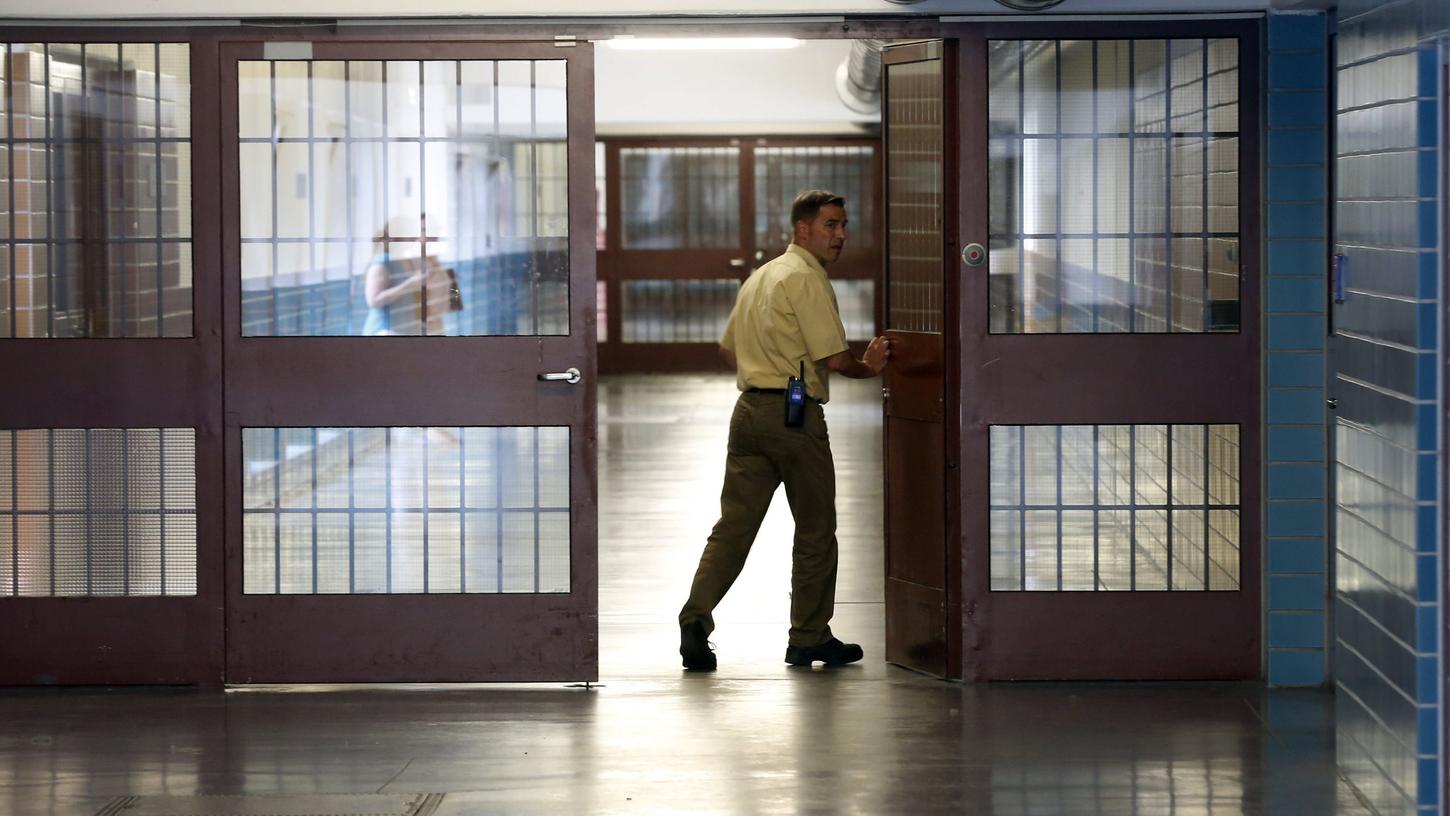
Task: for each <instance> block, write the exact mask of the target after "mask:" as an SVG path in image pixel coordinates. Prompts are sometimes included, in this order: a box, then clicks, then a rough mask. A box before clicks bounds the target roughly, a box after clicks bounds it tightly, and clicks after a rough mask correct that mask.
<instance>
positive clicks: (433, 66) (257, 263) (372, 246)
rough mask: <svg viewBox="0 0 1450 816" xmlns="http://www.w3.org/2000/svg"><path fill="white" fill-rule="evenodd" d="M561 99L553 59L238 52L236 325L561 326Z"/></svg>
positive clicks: (254, 331) (345, 329)
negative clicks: (271, 57)
mask: <svg viewBox="0 0 1450 816" xmlns="http://www.w3.org/2000/svg"><path fill="white" fill-rule="evenodd" d="M565 94H566V76H565V63H564V61H563V60H499V61H490V60H462V61H459V60H427V61H416V60H396V61H385V62H384V61H368V60H355V61H314V62H304V61H263V60H256V61H244V62H240V63H238V106H239V114H240V124H239V131H240V133H239V138H238V142H239V144H238V152H239V160H240V164H241V179H242V187H241V213H242V221H241V277H242V333H243V334H244V335H246V336H303V335H348V334H351V335H361V334H368V335H422V334H428V335H439V334H450V335H558V334H567V333H568V331H569V315H568V294H569V293H568V278H569V255H568V220H569V219H568V213H569V207H568V169H569V168H568V158H569V155H568V141H567V135H568V134H567V115H566V114H567V105H566V101H565ZM370 280H371V281H373V282H374V294H373V296H372V302H369V295H368V289H369V281H370ZM409 281H413V282H415V283H416V284H417V285H416V286H413V288H411V289H409V288H407V287H403V288H402V289H399V288H398V287H400V286H402V285H403V284H405V283H407V282H409Z"/></svg>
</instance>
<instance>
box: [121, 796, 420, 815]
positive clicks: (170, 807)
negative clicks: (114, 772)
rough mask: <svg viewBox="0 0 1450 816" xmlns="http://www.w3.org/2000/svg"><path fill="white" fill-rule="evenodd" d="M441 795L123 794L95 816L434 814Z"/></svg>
mask: <svg viewBox="0 0 1450 816" xmlns="http://www.w3.org/2000/svg"><path fill="white" fill-rule="evenodd" d="M442 802H443V794H441V793H411V794H397V795H395V794H382V793H360V794H322V793H304V794H266V795H250V796H123V797H119V798H117V799H114V800H112V801H111V802H109V803H108V804H107V805H106V806H105V807H103V808H101V810H100V811H99V812H98V813H97V814H96V816H431V815H432V814H433V813H435V812H436V811H437V810H438V806H439V805H440V804H441V803H442Z"/></svg>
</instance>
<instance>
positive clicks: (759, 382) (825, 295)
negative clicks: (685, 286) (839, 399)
mask: <svg viewBox="0 0 1450 816" xmlns="http://www.w3.org/2000/svg"><path fill="white" fill-rule="evenodd" d="M720 345H721V347H723V348H725V349H727V350H729V351H731V352H733V353H734V354H735V361H736V367H735V384H736V386H737V387H739V389H740V390H741V391H744V390H746V389H748V388H784V387H785V381H786V379H787V378H788V377H790V376H792V375H795V374H798V373H799V370H800V364H801V362H802V361H804V362H805V369H806V392H807V393H808V394H810V396H812V397H815V398H816V399H818V400H820V401H821V402H825V401H826V400H827V399H829V398H830V385H829V383H828V382H827V378H828V377H829V375H830V369H829V368H827V367H826V366H825V365H824V364H822V363H821V362H820V361H821V360H824V359H826V358H827V357H830V356H831V355H833V354H838V353H840V352H842V351H845V350H846V349H847V348H848V346H847V344H846V328H845V327H844V326H843V325H841V311H840V307H839V306H838V305H837V304H836V292H835V290H834V289H832V288H831V281H830V279H829V278H827V277H826V269H825V267H823V266H821V262H820V261H818V260H816V257H815V256H814V255H812V254H811V253H810V252H808V251H807V250H805V249H803V248H801V247H799V246H797V245H795V244H791V245H790V246H789V247H788V248H787V249H786V251H785V252H784V253H783V254H781V256H780V257H778V258H776V259H774V260H772V261H770V262H769V263H767V264H765V265H764V266H762V267H760V268H759V269H757V270H755V271H754V272H752V273H751V274H750V277H749V278H747V279H746V281H745V283H744V285H742V286H741V287H740V295H739V296H738V297H737V298H736V299H735V308H734V309H733V310H731V312H730V320H729V322H728V323H726V324H725V334H724V336H723V337H721V338H720Z"/></svg>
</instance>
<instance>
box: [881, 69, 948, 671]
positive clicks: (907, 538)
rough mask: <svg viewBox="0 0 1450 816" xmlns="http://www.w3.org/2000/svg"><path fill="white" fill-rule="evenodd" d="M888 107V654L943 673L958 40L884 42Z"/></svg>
mask: <svg viewBox="0 0 1450 816" xmlns="http://www.w3.org/2000/svg"><path fill="white" fill-rule="evenodd" d="M882 63H883V71H884V78H883V85H884V87H883V93H882V111H883V114H884V119H885V127H884V130H885V140H884V141H885V154H886V155H885V158H886V160H885V168H886V172H885V176H886V179H885V201H886V207H885V214H886V252H885V257H886V263H885V286H884V289H885V318H886V322H885V327H884V328H885V332H884V333H885V334H886V335H887V336H888V337H890V338H891V339H892V344H893V345H892V362H891V365H890V366H888V367H887V369H886V373H885V380H884V389H883V394H884V396H885V428H884V432H883V436H884V444H885V454H884V456H885V463H884V464H885V466H884V472H885V479H886V484H885V495H886V499H885V513H886V533H885V535H886V659H887V660H888V661H890V662H892V663H896V664H898V665H901V666H906V667H908V668H911V669H915V670H917V671H921V672H926V673H928V674H932V675H936V676H938V677H956V676H959V675H960V657H959V655H957V654H955V652H956V650H957V646H956V644H958V643H959V642H960V637H959V631H960V626H959V621H960V618H961V616H960V605H959V601H958V598H959V592H958V587H959V585H960V581H959V579H958V578H957V576H958V574H959V573H958V570H959V566H960V558H958V557H956V556H955V553H956V552H957V550H956V547H955V546H952V542H955V541H956V540H957V535H956V533H955V528H956V523H955V521H954V520H953V518H954V509H955V507H954V505H953V504H951V503H949V502H948V501H947V497H948V496H949V495H951V485H953V484H954V481H953V477H954V476H955V472H956V438H957V433H956V423H955V422H954V421H948V418H952V417H955V416H956V411H957V404H958V402H957V397H956V395H957V389H956V387H955V385H954V383H955V380H956V377H955V375H954V374H953V373H951V372H953V370H954V365H952V362H953V361H954V359H955V349H956V346H957V343H956V331H957V329H956V309H955V308H954V307H953V305H952V304H954V303H955V300H956V286H955V282H954V281H953V280H950V278H951V276H950V275H946V274H945V272H946V270H949V269H954V266H953V265H951V264H950V261H949V259H948V258H947V254H948V253H950V252H951V250H950V248H949V242H948V235H947V233H948V232H949V229H948V225H952V224H954V219H955V211H954V209H953V207H952V202H951V201H950V200H949V196H948V195H947V194H946V193H947V191H948V190H949V189H951V187H950V186H949V185H948V179H950V178H951V177H952V172H953V168H952V167H951V166H949V161H950V158H951V154H952V151H950V150H949V146H950V145H952V143H953V141H954V133H955V127H954V122H953V120H952V118H951V117H950V116H948V115H947V112H948V110H949V108H948V101H949V100H950V99H951V98H952V94H953V89H954V88H955V87H956V80H955V77H954V73H955V71H954V68H953V66H954V65H955V64H956V61H955V43H947V42H942V41H940V40H930V41H923V42H915V43H908V44H902V45H893V46H889V47H887V48H886V49H885V50H884V51H883V53H882Z"/></svg>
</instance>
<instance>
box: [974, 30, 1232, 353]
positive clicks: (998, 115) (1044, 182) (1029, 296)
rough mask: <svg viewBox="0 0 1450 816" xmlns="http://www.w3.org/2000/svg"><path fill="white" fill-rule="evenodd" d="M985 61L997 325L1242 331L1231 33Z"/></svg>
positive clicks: (1077, 44) (997, 55)
mask: <svg viewBox="0 0 1450 816" xmlns="http://www.w3.org/2000/svg"><path fill="white" fill-rule="evenodd" d="M989 53H990V59H989V67H988V82H989V86H990V93H989V106H988V107H989V120H990V137H991V138H990V144H989V174H988V175H989V201H990V224H991V228H990V234H991V259H990V264H991V266H990V272H991V278H990V280H991V285H990V288H991V294H990V298H989V299H990V304H989V308H990V310H991V311H990V316H991V331H992V332H994V333H1006V334H1043V333H1048V334H1051V333H1099V332H1101V333H1110V332H1136V333H1155V332H1157V333H1164V332H1235V331H1238V330H1239V301H1240V296H1239V289H1240V281H1239V182H1238V170H1239V168H1238V153H1239V121H1238V105H1239V95H1238V87H1239V76H1238V42H1237V40H1234V39H1172V40H999V41H993V42H992V43H991V44H990V49H989Z"/></svg>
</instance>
